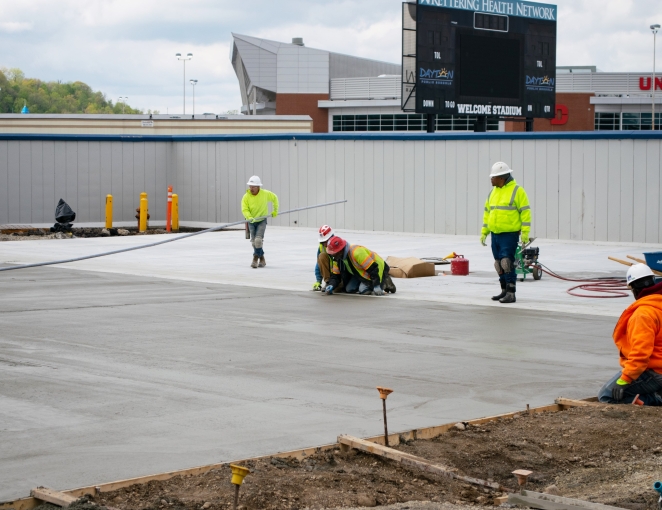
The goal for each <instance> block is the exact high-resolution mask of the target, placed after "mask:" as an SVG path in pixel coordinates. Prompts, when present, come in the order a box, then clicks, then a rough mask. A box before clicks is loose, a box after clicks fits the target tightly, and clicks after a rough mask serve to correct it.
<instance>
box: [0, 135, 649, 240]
mask: <svg viewBox="0 0 662 510" xmlns="http://www.w3.org/2000/svg"><path fill="white" fill-rule="evenodd" d="M283 138H284V137H283ZM283 138H280V139H278V138H277V137H276V138H273V137H267V138H259V137H257V138H250V137H248V138H246V137H244V138H240V139H234V138H231V139H227V140H220V141H219V140H206V139H197V138H196V137H192V138H191V139H190V140H187V141H164V140H160V141H145V142H142V141H141V142H135V141H98V140H96V141H86V140H70V139H63V140H58V139H48V140H40V139H35V140H0V224H7V223H9V224H16V223H50V222H52V221H54V214H53V213H54V208H55V204H56V203H57V201H58V200H59V199H60V198H64V199H65V200H66V201H67V202H69V204H70V205H71V206H72V207H73V209H74V210H75V211H76V212H77V215H78V216H77V219H76V221H77V222H78V223H81V222H101V221H103V215H104V202H105V196H106V194H109V193H110V194H112V195H113V196H114V205H115V207H114V220H115V221H132V220H133V219H134V215H135V209H136V207H137V206H138V201H139V195H140V193H141V192H142V191H146V192H147V193H148V194H149V199H150V214H151V215H152V218H153V219H155V220H157V219H158V220H161V219H163V218H164V216H165V197H166V187H167V185H168V184H173V185H174V187H175V193H177V194H178V195H179V197H180V216H181V220H182V221H205V222H229V221H237V220H240V219H241V218H242V216H241V198H242V195H243V194H244V193H245V190H246V185H245V183H246V181H247V180H248V178H249V177H250V176H251V175H253V174H257V175H259V176H261V177H262V180H263V182H264V185H265V188H267V189H270V190H271V191H274V192H275V193H276V194H277V195H278V196H279V199H280V207H281V210H286V209H291V208H295V207H301V206H305V205H312V204H316V203H321V202H328V201H333V200H338V199H347V200H348V202H347V203H346V204H344V205H341V206H333V207H329V208H326V209H320V210H315V211H308V212H302V213H299V214H293V215H290V216H284V217H280V218H276V219H272V220H270V223H271V224H273V225H289V226H301V227H312V228H316V227H319V226H320V225H321V224H324V223H329V224H330V225H332V226H334V227H337V228H346V229H358V230H383V231H394V232H421V233H437V234H457V235H478V233H479V231H480V226H481V224H482V211H483V204H484V202H485V199H486V197H487V194H488V192H489V190H490V184H489V178H488V173H489V169H490V167H491V164H492V163H493V162H494V161H497V160H504V161H506V162H508V163H509V164H511V166H512V167H513V168H514V170H515V173H514V176H515V178H516V180H517V181H518V182H519V183H520V184H521V185H522V186H523V187H524V188H525V189H526V191H527V192H528V194H529V198H530V200H531V203H532V209H533V229H532V232H533V235H535V236H537V237H543V238H551V239H572V240H588V241H618V242H647V243H662V207H661V206H660V196H662V179H661V178H660V175H661V173H662V139H660V138H650V139H646V138H643V137H639V138H634V139H628V138H627V137H625V138H623V139H620V138H616V137H610V138H600V137H598V136H597V135H596V136H585V137H581V136H576V137H559V138H551V137H542V136H540V137H535V138H526V137H518V136H513V137H512V138H509V137H507V136H505V135H500V136H499V137H496V136H493V137H475V138H474V137H471V136H453V137H443V138H442V137H439V138H426V137H425V136H419V137H401V139H399V138H398V137H397V136H391V137H389V136H375V137H360V136H351V137H330V136H312V135H311V136H310V137H309V139H301V138H299V137H296V138H295V137H292V138H289V139H283Z"/></svg>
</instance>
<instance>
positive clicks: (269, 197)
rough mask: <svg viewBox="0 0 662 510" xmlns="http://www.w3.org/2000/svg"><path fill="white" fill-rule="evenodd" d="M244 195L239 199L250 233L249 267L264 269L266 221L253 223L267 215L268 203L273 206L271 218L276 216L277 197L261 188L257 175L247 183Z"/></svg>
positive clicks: (265, 263)
mask: <svg viewBox="0 0 662 510" xmlns="http://www.w3.org/2000/svg"><path fill="white" fill-rule="evenodd" d="M246 184H247V185H248V189H247V190H246V194H245V195H244V196H243V198H242V199H241V212H242V214H243V215H244V218H246V220H247V221H248V230H250V233H251V244H252V245H253V262H251V267H252V268H256V267H264V266H266V265H267V262H266V261H265V260H264V250H263V249H262V246H263V243H264V232H265V230H267V219H266V218H264V219H262V220H260V221H255V219H256V218H263V217H265V216H268V215H269V209H268V203H269V202H271V203H272V205H273V212H272V213H271V216H272V218H275V217H276V216H278V197H277V196H276V194H275V193H272V192H271V191H268V190H266V189H262V190H261V189H260V188H261V187H262V181H261V180H260V178H259V177H258V176H257V175H254V176H253V177H251V178H250V179H248V182H247V183H246Z"/></svg>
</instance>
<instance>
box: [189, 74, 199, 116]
mask: <svg viewBox="0 0 662 510" xmlns="http://www.w3.org/2000/svg"><path fill="white" fill-rule="evenodd" d="M190 83H191V86H192V87H193V115H195V86H196V85H197V84H198V80H191V81H190Z"/></svg>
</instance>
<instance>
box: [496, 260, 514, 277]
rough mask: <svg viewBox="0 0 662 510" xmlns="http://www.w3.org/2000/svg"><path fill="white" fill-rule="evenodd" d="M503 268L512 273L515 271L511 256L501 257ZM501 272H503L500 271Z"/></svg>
mask: <svg viewBox="0 0 662 510" xmlns="http://www.w3.org/2000/svg"><path fill="white" fill-rule="evenodd" d="M500 262H501V269H503V272H504V273H512V272H513V261H512V260H510V259H509V258H505V259H501V261H500ZM499 274H501V273H499Z"/></svg>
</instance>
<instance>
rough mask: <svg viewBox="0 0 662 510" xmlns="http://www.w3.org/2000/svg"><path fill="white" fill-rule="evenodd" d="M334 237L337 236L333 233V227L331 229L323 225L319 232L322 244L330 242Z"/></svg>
mask: <svg viewBox="0 0 662 510" xmlns="http://www.w3.org/2000/svg"><path fill="white" fill-rule="evenodd" d="M334 235H335V234H334V233H333V229H332V228H331V227H329V226H328V225H322V226H321V227H320V231H319V240H320V243H323V242H324V241H328V240H329V239H331V238H332V237H333V236H334Z"/></svg>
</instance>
